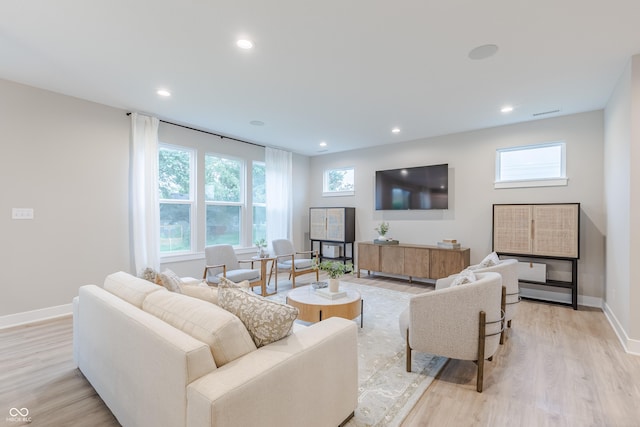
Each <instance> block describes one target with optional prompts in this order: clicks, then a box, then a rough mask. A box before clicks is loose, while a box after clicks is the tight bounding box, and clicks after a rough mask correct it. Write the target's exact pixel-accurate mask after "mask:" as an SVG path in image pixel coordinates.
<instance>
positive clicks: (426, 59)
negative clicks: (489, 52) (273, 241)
mask: <svg viewBox="0 0 640 427" xmlns="http://www.w3.org/2000/svg"><path fill="white" fill-rule="evenodd" d="M639 17H640V1H638V0H609V1H606V2H605V1H601V0H538V1H529V0H485V1H478V0H450V1H432V0H395V1H390V0H387V1H382V0H323V1H316V2H311V1H304V0H271V1H250V0H234V1H228V0H224V1H215V0H210V1H205V0H188V1H175V0H174V1H169V0H133V1H132V0H108V1H86V0H57V1H51V0H2V2H1V3H0V78H4V79H7V80H12V81H16V82H20V83H24V84H28V85H32V86H36V87H40V88H44V89H48V90H51V91H54V92H59V93H63V94H67V95H71V96H75V97H79V98H83V99H87V100H91V101H95V102H99V103H102V104H107V105H111V106H114V107H118V108H122V109H125V110H128V111H140V112H146V113H150V114H154V115H156V116H158V117H159V118H161V119H165V120H168V121H172V122H176V123H182V124H187V125H190V126H193V127H197V128H201V129H205V130H210V131H213V132H216V133H220V134H224V135H227V136H231V137H236V138H239V139H242V140H246V141H251V142H257V143H260V144H263V145H268V146H273V147H281V148H285V149H289V150H292V151H294V152H297V153H301V154H306V155H316V154H318V152H319V150H320V147H319V143H320V142H321V141H326V142H327V144H328V146H327V148H326V150H327V151H326V152H338V151H343V150H350V149H357V148H363V147H368V146H375V145H381V144H390V143H395V142H401V141H409V140H415V139H420V138H425V137H430V136H436V135H443V134H449V133H454V132H460V131H466V130H473V129H480V128H486V127H492V126H500V125H504V124H508V123H517V122H522V121H527V120H533V119H535V118H546V117H552V116H554V115H556V116H557V115H561V114H562V115H564V114H573V113H578V112H582V111H590V110H596V109H601V108H603V107H604V106H605V104H606V102H607V100H608V98H609V96H610V95H611V92H612V90H613V88H614V85H615V84H616V82H617V80H618V78H619V77H620V75H621V73H622V71H623V70H624V67H625V65H626V64H627V63H628V61H629V60H630V58H631V56H632V55H634V54H637V53H640V19H639ZM241 37H245V38H250V39H252V40H253V41H254V43H255V48H254V49H253V50H251V51H242V50H240V49H238V48H237V47H236V46H235V42H236V40H237V39H238V38H241ZM484 44H496V45H498V46H499V51H498V53H497V54H496V55H494V56H492V57H490V58H488V59H485V60H479V61H478V60H475V61H474V60H471V59H469V58H468V54H469V51H470V50H471V49H473V48H474V47H477V46H479V45H484ZM161 87H162V88H167V89H169V90H170V91H171V92H172V96H171V97H170V98H161V97H159V96H158V95H156V93H155V92H156V90H157V89H158V88H161ZM504 104H512V105H514V106H515V110H514V111H513V112H512V113H511V114H508V115H505V114H502V113H500V111H499V110H500V108H501V107H502V106H503V105H504ZM557 109H560V112H559V113H552V114H547V115H542V116H534V114H536V113H540V112H546V111H553V110H557ZM252 120H260V121H263V122H264V123H265V125H264V126H253V125H251V124H249V122H250V121H252ZM394 126H398V127H400V128H401V130H402V131H401V132H400V133H399V134H392V133H391V128H392V127H394Z"/></svg>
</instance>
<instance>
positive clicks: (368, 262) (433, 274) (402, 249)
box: [357, 242, 471, 282]
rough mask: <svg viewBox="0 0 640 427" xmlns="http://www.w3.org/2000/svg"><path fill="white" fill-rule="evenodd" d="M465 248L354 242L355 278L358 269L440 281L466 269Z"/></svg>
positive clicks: (466, 254)
mask: <svg viewBox="0 0 640 427" xmlns="http://www.w3.org/2000/svg"><path fill="white" fill-rule="evenodd" d="M470 252H471V251H470V250H469V248H460V249H444V248H440V247H438V246H425V245H409V244H399V245H380V244H375V243H373V242H358V253H357V255H358V263H357V265H358V277H360V271H361V270H368V272H369V274H371V272H379V273H383V274H384V273H386V274H394V275H400V276H409V282H411V281H412V280H413V278H414V277H416V278H422V279H433V280H436V279H440V278H442V277H447V276H450V275H452V274H456V273H459V272H460V271H462V270H464V269H465V268H467V267H468V266H469V258H470Z"/></svg>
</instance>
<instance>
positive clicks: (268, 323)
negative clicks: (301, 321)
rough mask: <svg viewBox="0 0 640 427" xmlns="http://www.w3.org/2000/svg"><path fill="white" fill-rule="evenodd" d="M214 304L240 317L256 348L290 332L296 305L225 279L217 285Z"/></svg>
mask: <svg viewBox="0 0 640 427" xmlns="http://www.w3.org/2000/svg"><path fill="white" fill-rule="evenodd" d="M218 303H219V304H220V307H222V308H224V309H226V310H228V311H229V312H231V313H233V314H235V315H236V316H238V317H239V318H240V320H242V323H244V325H245V326H246V328H247V330H248V331H249V335H251V338H253V341H254V343H255V345H256V346H257V347H262V346H264V345H267V344H269V343H272V342H275V341H278V340H280V339H282V338H284V337H286V336H288V335H290V334H291V329H292V327H293V322H294V321H295V320H296V318H297V317H298V309H297V308H295V307H292V306H290V305H287V304H281V303H279V302H276V301H271V300H268V299H265V298H263V297H261V296H260V295H256V294H254V293H253V292H252V291H251V290H248V289H246V288H243V287H240V286H238V285H236V284H234V283H233V282H230V281H229V280H226V281H224V282H221V283H220V285H219V291H218Z"/></svg>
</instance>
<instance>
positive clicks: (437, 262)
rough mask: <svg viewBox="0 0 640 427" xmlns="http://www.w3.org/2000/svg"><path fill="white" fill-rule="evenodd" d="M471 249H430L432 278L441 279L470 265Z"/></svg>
mask: <svg viewBox="0 0 640 427" xmlns="http://www.w3.org/2000/svg"><path fill="white" fill-rule="evenodd" d="M469 254H470V251H469V249H466V250H461V251H456V250H450V249H432V250H431V251H430V260H431V263H430V264H431V265H430V268H431V271H430V273H431V276H430V277H429V278H430V279H441V278H443V277H447V276H450V275H452V274H456V273H459V272H461V271H462V270H464V269H465V268H467V267H468V266H469Z"/></svg>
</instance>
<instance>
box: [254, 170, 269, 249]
mask: <svg viewBox="0 0 640 427" xmlns="http://www.w3.org/2000/svg"><path fill="white" fill-rule="evenodd" d="M265 172H266V169H265V164H264V162H253V168H252V171H251V181H252V185H251V191H252V193H253V198H252V203H253V229H252V233H251V234H252V239H253V240H252V241H253V242H255V241H257V240H261V239H265V240H266V239H267V185H266V178H265Z"/></svg>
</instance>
